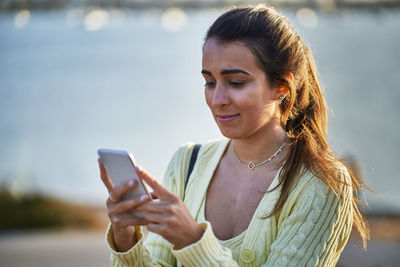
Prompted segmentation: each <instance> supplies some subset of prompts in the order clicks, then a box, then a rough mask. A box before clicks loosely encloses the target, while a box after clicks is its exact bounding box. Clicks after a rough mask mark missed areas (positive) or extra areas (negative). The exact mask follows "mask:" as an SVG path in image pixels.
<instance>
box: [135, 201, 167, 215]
mask: <svg viewBox="0 0 400 267" xmlns="http://www.w3.org/2000/svg"><path fill="white" fill-rule="evenodd" d="M173 207H174V206H173V205H171V204H170V203H168V202H163V201H148V202H146V203H143V204H142V205H140V206H138V207H137V208H135V211H144V212H154V213H168V214H171V213H173V212H174V208H173Z"/></svg>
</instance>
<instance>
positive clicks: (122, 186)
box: [108, 179, 138, 202]
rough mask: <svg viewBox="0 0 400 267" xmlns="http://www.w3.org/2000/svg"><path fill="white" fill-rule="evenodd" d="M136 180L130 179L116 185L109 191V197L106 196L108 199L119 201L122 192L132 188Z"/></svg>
mask: <svg viewBox="0 0 400 267" xmlns="http://www.w3.org/2000/svg"><path fill="white" fill-rule="evenodd" d="M137 183H138V182H137V181H136V180H134V179H132V180H129V181H128V182H126V183H123V184H120V185H117V186H116V187H115V188H114V189H113V190H112V191H111V192H110V197H109V198H108V200H109V201H112V202H116V201H119V200H120V198H121V197H122V195H123V194H125V193H126V192H128V191H129V190H131V189H133V188H134V187H135V186H136V185H137Z"/></svg>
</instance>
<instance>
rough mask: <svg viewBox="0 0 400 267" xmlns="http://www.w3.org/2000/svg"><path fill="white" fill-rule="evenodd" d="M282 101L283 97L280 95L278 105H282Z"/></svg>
mask: <svg viewBox="0 0 400 267" xmlns="http://www.w3.org/2000/svg"><path fill="white" fill-rule="evenodd" d="M282 101H283V95H281V96H280V97H279V104H282Z"/></svg>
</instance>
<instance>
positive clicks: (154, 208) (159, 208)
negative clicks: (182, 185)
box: [135, 167, 204, 249]
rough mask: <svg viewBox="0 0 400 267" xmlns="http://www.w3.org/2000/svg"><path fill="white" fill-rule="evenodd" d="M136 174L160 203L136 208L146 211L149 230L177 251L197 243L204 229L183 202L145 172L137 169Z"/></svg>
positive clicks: (150, 202)
mask: <svg viewBox="0 0 400 267" xmlns="http://www.w3.org/2000/svg"><path fill="white" fill-rule="evenodd" d="M136 173H137V174H138V175H139V177H140V178H141V179H142V180H143V181H145V182H146V183H147V184H148V185H149V186H150V187H151V188H152V189H153V190H154V194H155V195H156V196H157V197H158V199H159V200H160V201H149V202H146V203H143V204H141V205H140V206H137V207H136V208H135V211H144V212H146V213H145V216H144V217H145V221H146V222H147V230H148V231H150V232H153V233H157V234H159V235H161V236H162V237H164V238H165V239H166V240H168V241H169V242H170V243H172V244H174V246H175V247H174V248H175V249H180V248H183V247H186V246H188V245H190V244H192V243H195V242H197V241H198V240H200V238H201V237H202V236H203V233H204V230H203V228H202V227H201V226H200V225H199V224H197V222H196V221H195V220H194V219H193V217H192V215H191V214H190V212H189V210H188V209H187V208H186V206H185V204H184V203H183V201H182V200H181V199H180V198H179V197H178V196H176V195H175V194H173V193H172V192H170V191H169V190H168V189H167V188H165V187H164V186H163V185H162V184H161V183H160V182H159V181H157V180H156V179H155V178H153V177H152V176H151V175H150V174H149V173H147V172H146V171H145V170H142V169H141V168H139V167H136Z"/></svg>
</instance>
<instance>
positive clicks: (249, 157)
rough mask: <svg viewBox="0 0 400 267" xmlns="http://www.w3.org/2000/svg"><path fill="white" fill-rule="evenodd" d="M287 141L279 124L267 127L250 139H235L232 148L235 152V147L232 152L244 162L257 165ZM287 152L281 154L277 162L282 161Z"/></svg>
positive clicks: (283, 151)
mask: <svg viewBox="0 0 400 267" xmlns="http://www.w3.org/2000/svg"><path fill="white" fill-rule="evenodd" d="M285 141H287V135H286V132H285V130H284V129H283V128H282V126H280V125H279V124H275V125H267V126H266V127H264V129H261V130H259V131H257V133H255V134H253V135H251V136H249V137H246V138H242V139H233V140H232V142H231V144H230V146H234V151H233V147H232V149H231V150H232V152H233V153H236V155H237V157H239V159H240V160H241V161H242V162H246V163H247V162H250V161H252V162H254V163H256V164H257V163H259V162H262V161H264V160H266V159H267V158H269V157H271V156H272V155H273V154H274V153H275V152H276V151H277V150H278V149H279V148H280V147H281V146H282V144H283V143H284V142H285ZM286 150H287V149H284V150H282V151H281V152H280V153H279V154H280V155H279V157H277V158H278V159H277V160H276V161H281V160H282V158H283V157H282V156H284V155H286ZM277 156H278V155H277ZM279 158H280V159H281V160H279Z"/></svg>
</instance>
